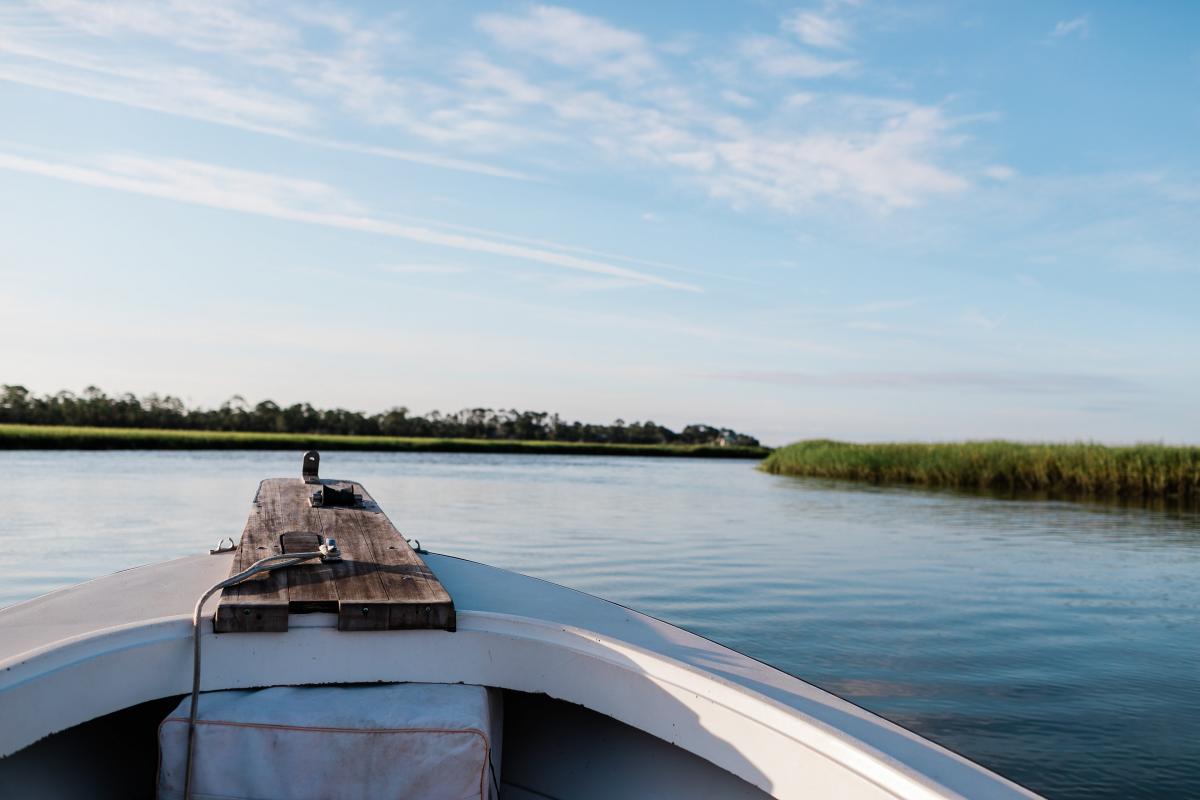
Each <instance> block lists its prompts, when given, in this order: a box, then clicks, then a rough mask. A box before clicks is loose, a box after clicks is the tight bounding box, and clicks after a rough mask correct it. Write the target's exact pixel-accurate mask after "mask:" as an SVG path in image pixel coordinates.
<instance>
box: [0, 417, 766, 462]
mask: <svg viewBox="0 0 1200 800" xmlns="http://www.w3.org/2000/svg"><path fill="white" fill-rule="evenodd" d="M310 449H311V450H376V451H418V452H445V453H543V454H546V453H552V454H558V455H602V456H684V457H692V458H763V457H764V456H766V455H767V453H769V452H770V450H769V449H768V448H765V447H714V446H711V445H669V444H596V443H587V442H583V443H577V442H537V441H512V440H502V439H420V438H410V437H399V436H330V435H323V434H300V433H240V432H233V431H189V430H154V429H148V428H77V427H67V426H59V425H0V450H310Z"/></svg>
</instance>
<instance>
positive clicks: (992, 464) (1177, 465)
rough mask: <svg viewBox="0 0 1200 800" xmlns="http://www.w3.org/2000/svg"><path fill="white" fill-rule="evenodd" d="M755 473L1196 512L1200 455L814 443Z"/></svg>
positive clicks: (1003, 445) (999, 445)
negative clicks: (1159, 505)
mask: <svg viewBox="0 0 1200 800" xmlns="http://www.w3.org/2000/svg"><path fill="white" fill-rule="evenodd" d="M761 468H762V469H763V470H765V471H767V472H771V473H775V474H780V475H800V476H807V477H820V478H839V479H847V480H856V481H867V482H871V483H880V484H883V483H899V484H916V485H923V486H933V487H948V488H955V489H967V490H982V491H988V492H1012V493H1017V494H1020V493H1041V494H1044V495H1048V496H1052V497H1062V498H1112V499H1119V500H1129V501H1159V500H1165V501H1171V502H1178V503H1181V504H1187V505H1200V447H1170V446H1166V445H1160V444H1139V445H1133V446H1129V447H1109V446H1106V445H1101V444H1090V443H1082V442H1080V443H1073V444H1022V443H1019V442H1006V441H982V442H958V443H948V444H917V443H897V444H849V443H846V442H835V441H831V440H828V439H814V440H810V441H804V442H797V443H795V444H791V445H788V446H787V447H781V448H779V449H777V450H775V451H773V452H772V453H771V454H770V455H769V456H768V457H767V458H766V460H765V461H764V462H763V463H762V466H761Z"/></svg>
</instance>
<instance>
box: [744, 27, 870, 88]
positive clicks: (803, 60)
mask: <svg viewBox="0 0 1200 800" xmlns="http://www.w3.org/2000/svg"><path fill="white" fill-rule="evenodd" d="M738 53H739V54H740V55H741V56H742V57H743V58H744V59H746V60H747V61H748V62H749V63H750V64H751V65H752V66H753V67H754V68H755V69H756V70H758V71H759V72H761V73H762V74H764V75H768V76H770V77H772V78H827V77H830V76H833V75H843V74H846V73H848V72H851V71H852V70H854V68H855V67H856V64H855V62H853V61H850V60H845V59H843V60H840V61H832V60H829V59H826V58H821V57H819V56H814V55H812V54H811V53H806V52H804V51H803V50H800V49H799V48H797V47H794V46H792V45H791V44H789V43H787V42H785V41H783V40H782V39H778V38H776V37H774V36H765V35H761V34H759V35H753V36H745V37H743V38H742V39H741V41H740V42H738Z"/></svg>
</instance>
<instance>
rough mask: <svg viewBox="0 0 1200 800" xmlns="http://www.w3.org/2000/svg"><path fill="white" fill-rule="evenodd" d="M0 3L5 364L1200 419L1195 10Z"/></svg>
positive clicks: (676, 403)
mask: <svg viewBox="0 0 1200 800" xmlns="http://www.w3.org/2000/svg"><path fill="white" fill-rule="evenodd" d="M384 8H385V6H384V5H383V4H363V5H361V6H351V5H334V4H329V3H321V2H317V3H309V4H297V5H271V6H261V5H260V6H253V5H247V4H241V3H236V2H214V3H185V2H178V3H142V2H117V3H111V4H94V3H81V2H75V1H74V0H49V1H48V2H44V3H33V4H22V3H9V4H5V5H4V6H3V7H2V8H0V214H2V215H3V217H2V218H3V231H4V236H3V242H4V245H3V248H0V280H2V284H0V285H2V287H3V288H2V289H0V341H3V342H4V344H3V345H2V348H0V356H2V358H0V381H4V382H17V383H24V384H25V385H27V386H29V387H30V388H32V389H34V390H37V391H54V390H57V389H59V388H64V387H66V388H73V389H76V390H78V389H81V388H82V387H83V386H85V385H87V384H89V383H95V384H98V385H100V386H101V387H102V388H104V389H106V390H108V391H124V390H132V391H135V392H139V393H142V392H150V391H159V392H171V393H175V394H179V395H181V396H183V397H185V398H186V399H187V400H189V401H191V402H193V403H200V404H216V403H219V402H220V401H222V400H223V399H225V398H226V397H228V396H230V395H232V394H234V393H241V394H243V395H245V396H246V397H247V398H248V399H250V400H251V401H257V400H259V399H263V398H267V397H269V398H272V399H275V400H276V401H279V402H285V403H288V402H296V401H305V400H306V401H311V402H313V403H315V404H320V405H341V406H345V407H350V408H357V409H362V410H368V411H375V410H380V409H383V408H385V407H388V406H391V405H401V404H402V405H406V406H408V407H409V408H411V409H413V410H415V411H418V412H424V411H428V410H430V409H434V408H437V409H441V410H455V409H458V408H462V407H467V406H480V405H482V406H490V407H518V408H531V409H545V410H554V411H558V412H560V413H562V414H564V415H566V416H569V417H573V418H582V419H587V420H594V421H608V420H611V419H614V418H617V417H621V418H624V419H626V420H633V419H653V420H654V421H656V422H660V423H663V424H668V425H681V424H685V423H688V422H700V421H703V422H709V423H712V424H717V425H728V426H731V427H734V428H737V429H739V430H745V431H748V432H751V433H755V434H757V435H759V436H760V437H761V438H762V439H763V440H764V441H767V442H770V443H782V442H785V441H788V440H791V439H796V438H801V437H812V436H832V437H839V438H847V439H855V440H879V439H908V438H922V439H925V438H930V439H955V438H964V437H973V438H978V437H992V436H1003V437H1012V438H1021V439H1074V438H1089V439H1096V440H1100V441H1112V442H1122V441H1134V440H1165V441H1169V442H1182V441H1196V440H1197V439H1200V414H1197V412H1196V408H1197V405H1198V402H1200V373H1198V370H1197V363H1198V361H1200V359H1198V358H1197V351H1198V347H1197V343H1198V342H1200V315H1198V313H1197V299H1198V294H1200V257H1198V255H1197V253H1200V224H1197V223H1198V221H1200V163H1198V162H1200V157H1198V152H1200V151H1198V148H1197V146H1196V142H1197V141H1200V103H1198V100H1200V4H1196V3H1177V4H1170V3H1158V4H1154V5H1152V6H1151V5H1141V4H1129V3H1050V2H1046V3H1027V4H1009V3H1004V4H997V3H959V2H944V3H943V2H920V1H919V0H918V2H913V3H885V2H878V1H877V0H858V1H857V2H847V1H846V0H828V1H826V2H815V3H807V4H800V5H795V4H791V3H772V2H755V3H744V4H734V3H707V4H698V3H683V2H680V3H650V4H648V3H586V4H577V5H573V6H571V7H569V8H568V7H563V6H550V5H533V4H523V3H505V4H498V5H486V6H485V5H482V4H466V3H423V4H412V5H410V6H399V7H396V8H390V7H389V8H387V10H386V11H385V10H384Z"/></svg>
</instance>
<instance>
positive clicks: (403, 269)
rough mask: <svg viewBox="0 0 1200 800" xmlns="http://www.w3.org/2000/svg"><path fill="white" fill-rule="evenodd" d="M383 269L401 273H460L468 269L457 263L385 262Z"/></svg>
mask: <svg viewBox="0 0 1200 800" xmlns="http://www.w3.org/2000/svg"><path fill="white" fill-rule="evenodd" d="M382 269H383V270H384V271H386V272H394V273H396V274H399V275H459V274H462V273H464V272H466V271H467V268H466V267H461V266H458V265H457V264H385V265H384V266H383V268H382Z"/></svg>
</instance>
